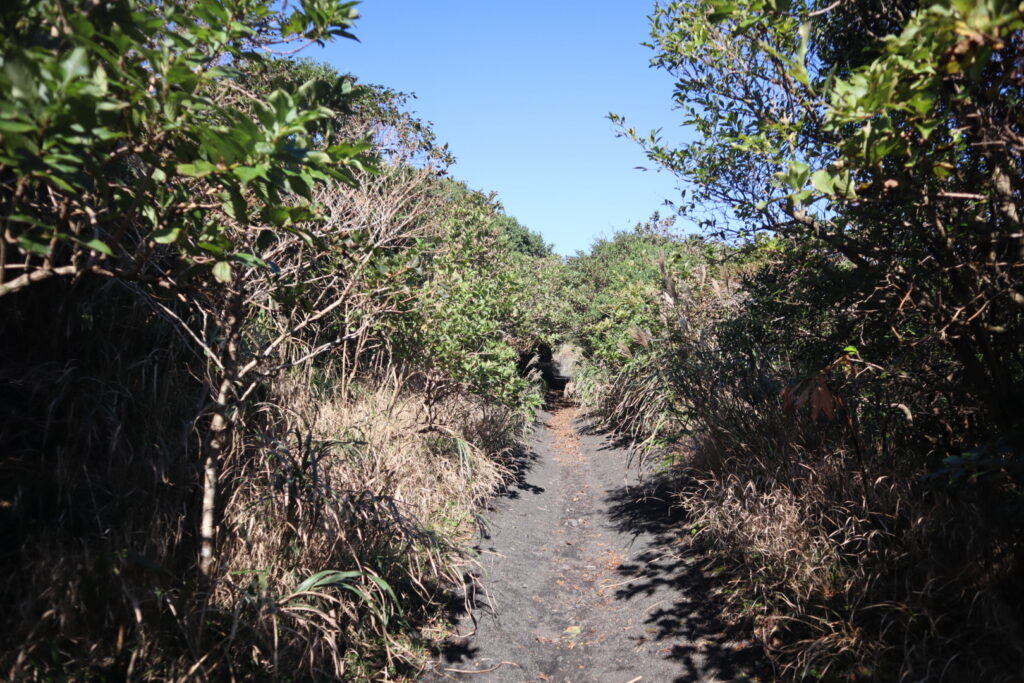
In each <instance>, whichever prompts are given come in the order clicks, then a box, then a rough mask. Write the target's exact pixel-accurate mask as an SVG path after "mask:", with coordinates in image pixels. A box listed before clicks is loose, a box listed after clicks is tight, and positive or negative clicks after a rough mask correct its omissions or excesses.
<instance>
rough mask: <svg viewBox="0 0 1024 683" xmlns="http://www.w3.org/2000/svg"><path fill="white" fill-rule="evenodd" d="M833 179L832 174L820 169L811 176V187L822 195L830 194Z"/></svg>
mask: <svg viewBox="0 0 1024 683" xmlns="http://www.w3.org/2000/svg"><path fill="white" fill-rule="evenodd" d="M834 182H835V179H834V178H833V177H832V174H831V173H829V172H828V171H826V170H824V169H820V170H817V171H815V172H814V173H812V174H811V185H813V186H814V189H816V190H818V191H819V192H822V193H824V194H832V192H833V185H834Z"/></svg>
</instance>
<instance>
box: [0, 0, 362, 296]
mask: <svg viewBox="0 0 1024 683" xmlns="http://www.w3.org/2000/svg"><path fill="white" fill-rule="evenodd" d="M282 10H283V11H282ZM356 16H357V13H356V11H355V9H354V3H345V2H338V1H337V0H307V1H306V2H303V3H298V4H297V5H293V6H292V7H290V8H278V7H276V6H275V5H273V3H271V2H269V0H229V1H226V2H220V1H217V0H199V1H197V2H184V1H181V2H169V3H160V4H159V6H153V5H151V4H148V3H144V2H141V1H139V0H123V1H122V2H116V3H104V4H101V5H99V6H98V7H97V8H95V9H93V10H90V11H89V12H85V11H84V10H83V11H77V10H72V9H68V8H65V9H64V10H61V11H58V10H57V8H56V7H55V6H54V4H53V3H52V2H49V1H47V2H40V3H25V4H24V6H23V7H22V8H21V9H20V10H14V9H12V10H11V11H8V12H6V13H4V14H3V15H2V17H0V22H2V23H3V29H4V31H3V37H2V39H0V41H2V44H3V55H4V58H3V63H2V66H0V90H2V91H3V93H4V97H3V98H0V172H2V173H3V174H5V175H6V174H13V176H14V177H16V178H18V182H17V183H16V184H14V185H5V186H4V189H3V190H0V192H2V193H3V195H4V202H3V204H4V206H5V207H6V213H7V219H8V221H7V222H8V230H9V231H11V232H12V234H13V237H14V238H15V240H16V241H17V242H18V244H19V245H20V246H21V248H22V249H23V250H24V251H25V252H26V253H27V254H30V255H35V256H40V257H46V258H47V259H49V260H52V259H54V258H57V257H58V256H59V257H60V258H68V254H69V253H70V252H69V251H68V250H67V248H66V247H67V246H70V247H71V249H72V251H75V250H85V252H86V253H88V254H90V255H91V256H90V258H91V259H92V260H82V259H77V258H76V260H75V263H76V264H78V266H77V267H81V268H87V267H89V265H90V263H93V262H95V260H96V259H102V260H105V265H104V268H105V269H106V270H107V271H108V272H110V271H111V270H113V272H115V273H116V272H138V270H139V268H140V267H141V264H139V263H131V262H129V261H130V260H131V259H138V258H148V257H149V255H151V254H152V252H149V251H146V250H142V251H139V250H121V249H120V248H119V246H120V245H119V240H121V239H124V238H125V236H126V232H125V228H126V227H127V226H147V227H148V229H149V230H150V232H149V235H148V239H149V240H151V243H152V244H160V245H164V246H168V247H169V246H174V247H176V248H178V249H179V250H180V253H181V255H182V256H184V257H185V262H186V263H187V262H196V263H207V262H209V261H210V259H211V258H213V259H216V261H215V263H216V265H213V266H210V268H211V270H210V271H209V272H211V273H212V275H213V276H214V278H215V279H216V280H218V281H221V282H225V281H227V280H228V279H230V276H231V275H230V266H229V265H228V260H227V259H225V258H224V257H225V256H229V255H230V254H231V252H232V251H233V250H234V249H236V247H235V241H233V240H228V239H226V238H225V237H223V235H222V234H221V233H222V232H223V226H224V225H231V226H233V227H232V229H245V227H246V226H247V224H248V223H249V221H250V220H252V219H253V218H256V217H259V216H265V217H267V220H268V223H270V224H271V225H274V226H279V227H285V226H288V227H292V226H294V225H296V224H298V223H302V222H305V221H311V220H317V218H318V216H317V211H316V209H315V207H313V206H312V204H311V201H310V200H311V198H312V191H313V188H314V187H315V186H316V185H317V184H319V183H322V182H326V181H335V180H340V181H342V182H345V183H348V184H353V183H355V182H356V174H357V173H360V172H370V171H372V165H371V164H370V163H369V159H368V158H367V157H366V151H367V146H366V145H363V144H361V143H354V144H352V145H349V146H344V145H340V144H333V145H331V146H328V147H327V148H326V149H324V148H322V146H321V145H320V144H319V143H318V140H322V135H323V131H324V130H327V129H329V128H331V127H332V126H334V123H333V121H334V119H335V118H337V117H338V116H339V113H338V111H337V110H335V109H331V108H327V107H325V106H322V105H320V104H319V103H318V101H317V97H316V93H317V92H319V91H318V90H317V89H316V88H314V87H313V86H312V84H306V85H305V86H302V87H300V88H298V90H299V91H301V93H302V97H301V98H300V99H297V98H296V97H293V96H292V94H290V93H289V92H287V91H285V90H281V89H277V90H273V91H271V92H269V93H262V94H261V95H260V96H256V95H254V94H253V93H249V92H246V91H245V90H242V89H240V88H239V86H238V85H237V83H238V82H239V81H240V79H241V75H242V73H243V70H246V69H248V70H256V71H258V70H260V69H262V68H264V67H265V66H266V65H267V64H269V63H270V62H269V60H270V59H271V54H272V53H271V51H270V50H272V49H273V48H268V46H275V45H280V44H284V43H286V42H287V41H289V40H290V39H292V38H295V37H298V36H301V38H302V39H304V40H314V41H324V40H328V39H331V38H332V37H334V36H344V37H351V34H350V33H349V29H350V28H351V27H352V24H353V21H354V19H355V18H356ZM279 19H280V20H282V21H283V22H284V23H283V24H279V23H277V22H278V20H279ZM296 34H298V35H296ZM41 45H46V46H47V47H46V49H43V48H42V47H40V46H41ZM331 101H332V104H334V105H335V106H338V105H339V104H342V105H343V102H344V95H342V96H340V97H339V96H338V95H337V94H332V95H331ZM334 142H335V143H337V142H339V141H337V140H335V141H334ZM47 188H48V189H47ZM293 197H298V198H300V200H301V201H298V202H295V201H293V200H292V198H293ZM218 200H219V201H218ZM54 217H57V219H56V220H57V224H56V225H55V224H54ZM214 233H216V234H217V235H219V236H218V237H216V238H211V237H210V235H211V234H214ZM129 254H131V255H132V256H129ZM122 259H128V260H127V261H123V260H122ZM242 262H244V263H247V264H248V265H251V266H256V267H258V266H259V265H260V262H259V261H258V260H257V261H251V260H245V259H243V261H242ZM31 263H32V262H31V261H30V265H31Z"/></svg>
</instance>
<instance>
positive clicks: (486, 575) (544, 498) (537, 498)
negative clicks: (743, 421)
mask: <svg viewBox="0 0 1024 683" xmlns="http://www.w3.org/2000/svg"><path fill="white" fill-rule="evenodd" d="M531 446H532V448H531V450H530V452H528V453H526V454H524V456H523V460H522V463H521V469H520V471H519V472H518V476H517V480H516V482H515V483H514V484H513V485H511V486H510V487H509V488H508V490H507V491H506V492H505V493H504V494H503V495H502V496H500V497H499V498H497V499H496V500H495V501H494V503H493V506H492V508H491V510H490V511H489V514H488V517H489V522H490V524H489V531H488V533H486V534H485V535H484V537H483V538H482V539H481V540H480V544H479V545H478V546H477V548H476V550H477V552H478V553H479V558H478V560H479V566H476V567H474V568H472V569H470V570H469V571H467V575H466V577H467V582H466V594H465V595H464V596H462V597H463V599H462V600H460V601H457V602H458V604H459V606H460V607H461V609H456V612H461V614H458V615H457V620H458V623H457V630H458V634H457V635H456V636H455V637H453V638H451V639H449V641H448V642H447V644H446V647H445V648H444V649H443V651H442V652H440V653H439V656H438V658H437V661H436V662H435V663H434V666H433V669H432V670H431V671H429V672H427V673H426V674H425V676H424V678H423V680H425V681H444V680H472V681H501V682H504V681H557V682H559V683H563V682H564V683H584V682H587V681H601V682H604V681H608V682H614V683H639V682H640V681H643V682H644V683H661V682H682V681H688V682H689V681H694V682H697V681H702V682H703V681H742V680H747V681H754V680H764V679H763V678H761V679H758V678H757V677H755V676H754V675H753V674H752V673H751V672H752V671H754V670H755V669H758V670H762V669H761V667H760V663H759V662H758V660H757V657H756V654H755V653H756V651H757V649H756V647H754V646H753V645H752V644H751V642H750V641H749V639H748V638H749V635H748V634H746V635H745V634H744V633H743V629H742V626H740V625H737V624H730V623H727V622H726V621H725V620H724V619H723V617H722V616H721V614H722V600H721V598H720V597H718V596H717V595H716V594H715V592H714V591H713V590H712V588H711V586H712V585H713V581H710V580H709V579H708V578H707V576H706V571H705V563H704V562H702V561H701V559H700V558H699V557H698V556H696V555H694V554H692V552H691V551H688V550H687V545H686V543H685V541H684V539H683V538H681V536H680V534H681V533H683V532H685V529H686V527H685V525H684V524H682V523H681V522H682V519H681V517H680V516H679V513H678V510H674V509H673V508H672V506H671V504H670V503H671V501H670V500H669V496H668V493H667V491H668V486H667V483H666V482H665V481H664V477H658V476H657V475H649V476H645V477H643V478H641V479H638V478H637V473H636V471H635V469H632V470H631V469H630V468H628V467H627V461H628V451H626V450H624V449H623V448H621V447H618V446H616V445H615V444H614V443H613V442H612V441H611V440H610V439H609V438H608V437H607V436H605V435H602V434H599V433H595V432H594V431H593V430H590V429H588V428H587V424H586V423H585V422H584V421H582V420H581V419H579V418H578V416H577V412H576V409H575V408H573V407H561V408H558V409H556V410H555V411H554V412H544V413H541V415H540V417H539V421H538V424H537V427H536V430H535V433H534V436H533V439H532V441H531Z"/></svg>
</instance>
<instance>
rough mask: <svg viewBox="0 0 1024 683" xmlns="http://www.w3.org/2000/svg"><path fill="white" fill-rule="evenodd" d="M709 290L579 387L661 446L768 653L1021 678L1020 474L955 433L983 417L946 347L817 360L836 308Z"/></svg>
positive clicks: (977, 431)
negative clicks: (804, 315) (790, 317)
mask: <svg viewBox="0 0 1024 683" xmlns="http://www.w3.org/2000/svg"><path fill="white" fill-rule="evenodd" d="M751 276H752V277H758V276H759V275H758V274H757V273H752V274H751ZM709 288H710V283H709V284H708V288H704V289H701V288H694V289H693V290H692V291H691V296H690V298H688V299H687V300H683V301H680V302H679V303H678V304H677V305H674V306H673V309H672V310H671V311H667V312H666V313H668V314H670V315H666V316H665V318H666V319H670V320H676V319H678V320H680V321H681V323H679V324H672V325H670V326H668V327H667V328H665V329H663V331H662V332H661V333H660V334H658V335H656V336H655V338H653V339H652V340H650V341H649V342H648V343H647V344H644V345H638V346H634V347H633V348H632V357H631V358H628V359H626V360H624V361H623V362H622V363H621V364H620V365H618V366H604V367H593V366H592V367H590V368H589V369H588V370H587V371H586V372H585V373H584V374H583V375H582V376H581V378H580V380H579V381H578V383H577V390H576V391H577V398H578V400H582V401H584V402H585V403H586V404H588V405H590V406H591V408H592V410H593V411H594V412H595V414H596V415H597V416H598V417H599V418H601V419H603V420H605V421H606V423H607V424H609V425H610V426H612V427H615V428H618V429H620V430H621V431H623V432H625V433H626V434H628V435H629V436H631V437H633V438H634V439H636V440H637V441H638V445H639V447H641V448H644V449H647V450H650V449H651V448H652V447H654V448H655V449H657V448H660V453H661V455H662V456H663V457H664V458H665V462H666V463H667V464H668V465H669V466H671V467H673V468H674V469H675V471H676V473H677V474H678V475H679V477H678V480H679V481H680V482H682V483H681V484H680V487H679V490H678V491H677V493H676V498H677V503H678V505H679V506H681V507H682V508H683V509H684V510H685V511H686V513H687V521H686V529H685V531H687V532H688V534H687V535H688V536H689V537H690V538H692V539H693V542H694V543H695V544H696V545H697V546H698V547H700V548H702V549H703V550H704V551H705V552H707V553H709V554H710V555H712V556H713V557H715V558H717V563H718V566H719V568H720V570H721V571H722V573H723V576H724V577H726V578H727V580H728V583H729V594H730V595H731V597H732V605H733V608H734V609H735V610H736V611H737V613H741V614H744V615H746V616H747V617H749V618H750V619H751V620H752V623H753V624H754V628H755V631H756V634H757V636H758V637H759V638H760V640H761V642H762V643H763V644H764V647H765V649H766V651H767V652H768V653H769V654H770V656H771V657H772V658H773V659H774V661H775V662H776V664H777V665H778V670H779V671H780V672H782V673H783V674H784V675H785V676H786V677H787V678H793V679H801V680H803V679H808V680H816V679H820V680H864V681H868V680H875V681H890V680H903V681H922V680H928V681H932V680H935V681H959V680H967V679H973V680H985V681H1007V682H1009V681H1017V680H1020V675H1021V672H1022V671H1024V589H1022V586H1024V572H1022V567H1021V563H1020V561H1019V559H1018V558H1019V534H1018V533H1017V531H1016V530H1017V529H1019V522H1020V513H1019V510H1020V500H1021V489H1020V484H1019V473H1017V472H1016V470H1015V469H1014V464H1013V461H1012V460H1011V459H1001V456H1000V454H999V448H1000V447H999V446H998V444H996V445H990V446H986V447H979V448H976V449H974V450H972V451H968V449H969V448H970V444H972V443H978V442H979V441H980V442H981V443H984V439H985V438H986V437H985V434H986V429H987V426H986V423H985V422H984V418H983V415H982V413H981V411H980V409H979V408H978V407H977V406H976V405H974V404H973V403H972V401H971V398H970V396H967V395H964V394H962V393H959V392H958V391H957V389H956V387H955V385H949V384H947V383H945V382H943V381H941V380H936V378H935V377H934V372H935V371H934V368H936V367H939V368H944V369H943V370H942V372H943V373H948V374H949V376H950V377H956V366H955V364H952V363H949V362H946V361H944V360H943V359H944V356H943V351H942V349H941V347H938V346H936V345H928V344H923V343H922V344H917V345H914V346H909V345H908V346H904V347H901V348H899V349H898V351H899V354H898V355H896V354H894V355H893V356H892V357H891V358H884V357H882V355H881V353H882V352H881V351H877V352H876V353H877V361H878V363H883V364H885V365H886V367H885V368H883V367H882V366H881V365H879V364H877V363H873V362H870V361H869V360H864V359H862V358H861V357H860V355H859V353H857V352H855V351H850V352H847V353H846V355H843V356H842V357H841V358H840V360H839V361H838V362H835V363H829V361H830V360H831V358H828V359H825V360H824V361H820V360H819V362H820V363H821V365H819V366H818V367H817V368H815V367H814V366H813V365H812V363H813V362H814V361H813V359H814V358H821V353H822V351H821V349H822V348H825V349H834V348H835V346H834V342H833V344H832V345H831V346H830V345H829V341H828V340H829V336H830V335H832V336H834V337H837V338H842V335H843V334H846V332H844V331H842V330H841V329H840V331H839V332H836V333H833V330H832V329H830V328H829V327H828V326H830V325H832V326H836V325H839V324H840V323H839V322H836V321H840V322H841V318H842V316H839V315H835V314H834V312H833V313H828V312H823V313H821V318H822V320H820V321H819V320H817V319H811V320H806V319H800V320H798V321H796V322H795V323H790V322H788V321H786V320H784V319H781V318H778V317H775V316H769V315H767V314H766V313H765V309H763V308H758V306H763V303H761V302H759V301H757V300H755V299H752V298H750V297H751V295H750V294H748V293H745V292H744V291H742V290H731V291H730V290H729V289H728V288H726V287H722V286H719V287H717V289H716V290H715V291H712V290H711V289H709ZM776 289H777V288H776ZM783 291H784V290H783ZM828 316H831V318H829V317H828ZM814 325H818V327H817V328H816V329H815V328H813V327H812V326H814ZM809 326H811V327H810V329H814V333H806V332H805V333H803V334H801V333H800V330H806V329H808V328H809ZM861 333H862V334H864V333H863V330H862V332H861ZM826 352H828V351H826ZM837 353H839V354H842V353H843V352H842V351H838V350H837ZM872 360H875V359H872ZM943 363H945V365H943ZM928 373H932V374H928ZM953 425H956V427H952V426H953ZM958 430H959V431H958ZM965 451H968V453H967V455H964V456H962V457H961V456H958V457H948V456H947V454H948V453H949V452H954V453H964V452H965Z"/></svg>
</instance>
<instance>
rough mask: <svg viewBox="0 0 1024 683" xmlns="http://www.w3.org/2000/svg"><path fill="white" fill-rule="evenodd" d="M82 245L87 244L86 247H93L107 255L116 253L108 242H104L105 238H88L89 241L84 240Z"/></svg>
mask: <svg viewBox="0 0 1024 683" xmlns="http://www.w3.org/2000/svg"><path fill="white" fill-rule="evenodd" d="M82 245H83V246H86V247H89V248H90V249H92V250H94V251H98V252H100V253H103V254H106V255H107V256H113V255H114V252H113V251H111V250H110V247H108V246H107V243H106V242H104V241H103V240H98V239H92V240H88V241H85V242H82Z"/></svg>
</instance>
